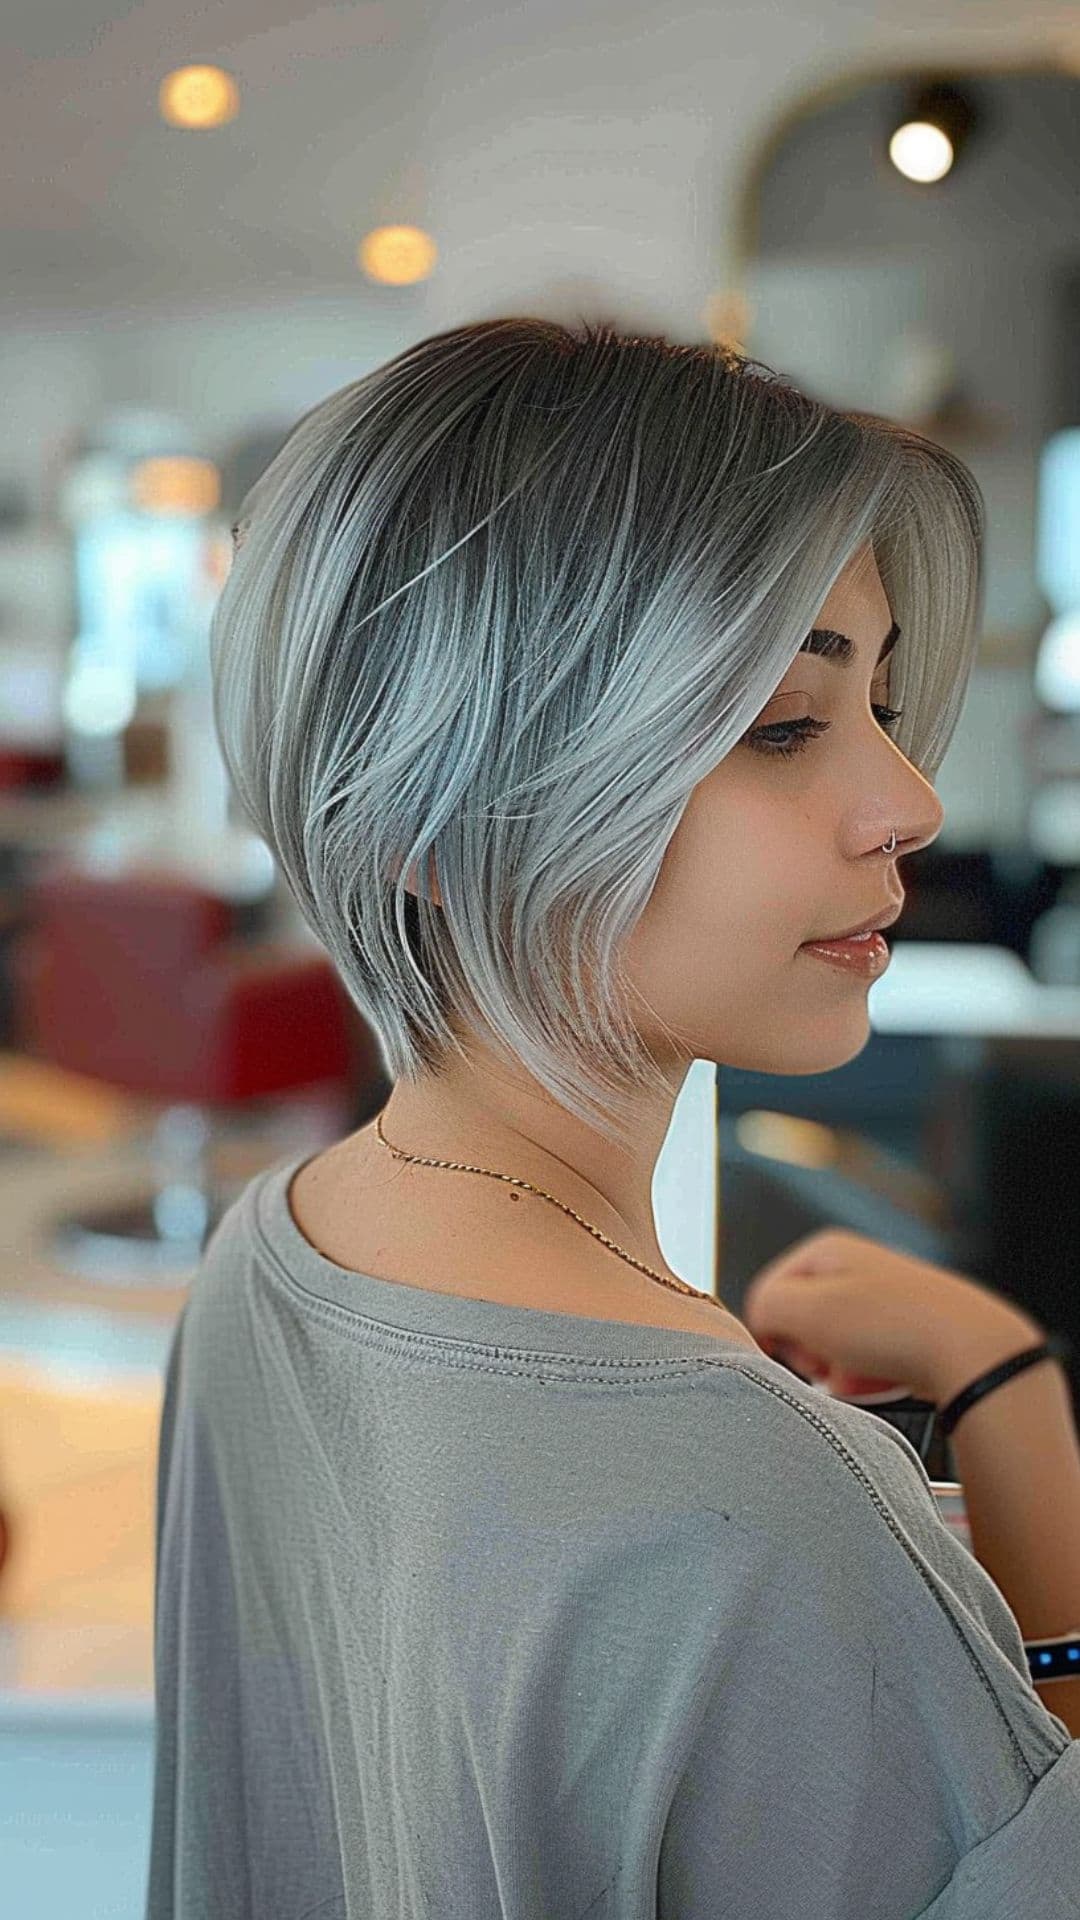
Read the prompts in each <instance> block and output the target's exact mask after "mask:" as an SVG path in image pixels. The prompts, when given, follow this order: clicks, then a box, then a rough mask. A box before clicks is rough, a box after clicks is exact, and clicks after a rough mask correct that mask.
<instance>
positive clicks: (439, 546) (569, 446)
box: [210, 317, 984, 1147]
mask: <svg viewBox="0 0 1080 1920" xmlns="http://www.w3.org/2000/svg"><path fill="white" fill-rule="evenodd" d="M983 517H984V507H983V499H982V495H981V493H980V491H979V488H978V485H977V483H976V481H975V480H974V478H973V477H972V475H971V474H970V472H969V471H968V469H967V468H966V467H965V466H964V465H963V464H962V463H961V461H960V460H958V459H957V458H955V457H954V456H953V455H952V454H950V453H949V452H947V451H946V450H945V449H944V448H942V447H940V446H937V445H936V444H934V442H932V441H930V440H927V439H924V438H923V437H922V436H921V435H919V434H917V433H915V432H912V431H909V430H908V429H906V428H903V427H901V426H899V425H897V424H896V423H895V422H892V421H889V420H887V419H885V418H883V417H880V416H878V415H875V414H856V413H850V412H841V411H839V410H837V409H835V408H833V407H831V406H829V405H827V404H825V403H824V402H822V401H820V400H817V399H813V398H810V397H808V396H807V395H806V394H805V393H803V392H801V391H800V390H799V389H798V388H796V387H795V386H793V385H792V384H791V383H790V382H789V381H787V380H786V379H784V378H782V377H781V376H780V375H778V374H776V373H775V372H774V371H773V369H771V368H769V367H767V366H764V365H763V364H762V363H761V362H758V361H753V360H749V359H747V358H744V357H742V356H741V355H739V354H737V353H735V352H734V351H732V350H731V349H729V348H727V347H717V346H714V345H696V346H683V345H675V344H673V343H671V342H670V341H668V340H667V339H666V338H665V337H664V336H662V335H660V336H647V337H640V336H636V335H635V336H630V335H627V334H622V333H620V332H619V331H618V329H617V328H616V327H615V326H613V325H611V324H609V323H608V322H606V321H605V322H595V321H584V322H582V323H581V324H580V325H579V327H578V329H577V330H576V331H574V330H571V329H570V328H568V327H565V326H561V325H558V324H556V323H553V322H551V321H548V320H541V319H534V318H529V317H523V318H517V317H511V318H505V319H495V320H486V321H482V322H479V323H477V324H474V325H469V326H462V327H456V328H453V329H451V330H450V331H448V332H446V333H440V334H435V335H433V336H432V337H431V338H429V339H426V340H421V341H420V342H419V344H418V345H416V346H413V347H410V348H408V349H407V351H405V352H403V353H401V354H398V355H397V356H396V357H395V358H394V359H392V360H390V361H388V362H387V363H386V364H385V365H383V366H380V367H376V368H375V370H374V371H373V372H371V373H368V374H365V375H364V377H363V378H362V379H359V380H355V381H353V382H351V383H350V384H349V385H348V386H345V387H342V388H341V389H340V390H339V391H338V392H337V393H332V394H331V395H330V396H329V398H328V399H326V400H323V401H321V402H320V403H319V405H318V406H316V407H313V408H312V409H311V410H310V411H309V412H308V413H306V414H305V415H304V416H303V418H302V419H301V420H300V421H299V423H298V424H297V426H296V427H295V428H294V429H293V431H292V432H291V434H290V436H289V438H288V439H287V441H286V442H285V444H284V446H283V447H282V448H281V450H280V452H279V453H278V454H277V455H276V457H275V458H274V459H273V460H272V461H271V463H270V465H269V466H268V467H267V468H266V470H265V472H264V473H263V474H262V475H261V476H260V478H259V479H258V480H257V482H256V483H255V485H254V487H252V488H251V490H250V492H249V493H248V495H247V497H246V499H245V501H244V502H243V505H242V507H241V518H240V525H239V528H238V530H237V531H238V536H239V537H238V546H237V553H236V558H235V560H234V563H233V566H232V569H231V572H230V574H229V578H228V580H227V581H226V583H225V586H224V588H223V590H222V593H221V595H220V598H219V600H218V603H217V606H216V609H215V612H214V618H213V622H212V627H211V638H210V647H211V663H212V671H213V681H214V720H215V727H216V731H217V736H218V741H219V744H220V747H221V751H222V754H223V756H224V759H225V764H226V767H227V769H228V773H229V776H230V779H231V781H232V784H233V787H234V790H235V797H236V802H237V804H238V805H239V807H240V808H241V810H242V811H243V813H244V814H245V815H246V816H247V818H248V819H249V820H250V821H251V823H252V824H253V826H254V828H255V830H256V832H257V833H258V834H260V836H261V837H262V838H263V839H264V840H265V842H266V844H267V845H268V847H269V848H270V850H271V852H272V853H273V855H274V857H275V858H276V860H277V861H278V863H279V865H280V867H281V869H282V872H283V873H284V875H285V878H286V881H287V883H288V885H289V887H290V890H291V892H292V894H293V896H294V898H295V900H296V902H297V905H298V907H299V909H300V911H301V912H302V914H303V916H304V919H305V921H306V922H307V924H308V925H309V926H310V927H311V929H312V931H313V932H314V933H315V935H316V936H317V938H318V940H319V941H320V943H321V944H323V945H324V947H325V948H326V950H327V952H328V953H329V956H330V958H331V960H332V961H333V963H334V965H335V966H336V968H337V970H338V972H339V974H340V977H341V979H342V982H343V984H344V987H345V989H346V991H347V992H348V994H349V997H350V998H351V1000H352V1001H353V1003H354V1004H355V1006H356V1007H357V1008H358V1009H359V1011H360V1013H361V1014H362V1015H363V1016H364V1018H365V1020H366V1021H367V1022H368V1023H369V1024H370V1026H371V1027H372V1029H373V1030H374V1033H375V1036H376V1038H377V1040H378V1041H379V1042H380V1043H381V1046H382V1050H383V1054H384V1059H385V1063H386V1069H387V1073H388V1075H389V1077H390V1078H391V1079H392V1080H396V1079H398V1078H399V1077H402V1076H403V1077H405V1078H407V1079H414V1078H417V1077H418V1076H420V1075H421V1074H422V1073H430V1074H434V1075H435V1076H438V1074H439V1073H440V1071H441V1070H442V1069H443V1068H444V1066H445V1065H446V1063H447V1062H448V1060H449V1058H450V1056H451V1053H452V1051H453V1050H455V1049H456V1051H457V1053H458V1055H459V1056H460V1057H461V1058H462V1059H465V1058H467V1055H466V1053H465V1051H464V1049H463V1047H462V1044H461V1042H462V1040H464V1039H466V1038H467V1036H468V1033H469V1032H470V1030H474V1031H475V1030H478V1029H480V1028H482V1027H486V1028H487V1029H488V1031H487V1034H486V1036H485V1037H486V1038H487V1040H488V1043H489V1044H491V1045H494V1047H495V1049H496V1051H497V1052H500V1053H503V1055H504V1057H505V1056H506V1054H508V1055H509V1057H510V1058H512V1059H516V1060H517V1061H519V1062H520V1063H522V1064H523V1065H524V1066H525V1068H526V1069H527V1070H528V1072H529V1073H531V1074H532V1075H534V1076H535V1078H536V1079H537V1080H538V1081H539V1082H540V1083H541V1084H542V1085H543V1086H545V1087H546V1088H547V1089H548V1091H549V1092H550V1093H551V1094H552V1095H553V1096H554V1098H555V1099H556V1100H557V1101H559V1102H560V1103H561V1104H562V1105H563V1106H564V1107H566V1108H567V1109H568V1110H569V1111H570V1112H572V1113H574V1114H576V1115H577V1116H578V1117H579V1118H580V1119H582V1120H584V1121H585V1122H586V1123H587V1124H588V1125H590V1126H592V1127H595V1128H598V1129H599V1131H600V1132H602V1133H603V1134H604V1135H606V1137H607V1138H608V1139H609V1140H612V1141H614V1142H616V1144H618V1143H620V1142H621V1143H623V1144H624V1145H626V1146H627V1147H628V1145H629V1141H630V1139H631V1133H630V1122H631V1119H632V1112H633V1100H634V1093H635V1091H636V1090H640V1089H641V1088H643V1087H651V1088H653V1089H656V1090H660V1089H662V1088H666V1087H668V1086H669V1081H668V1078H667V1076H665V1074H664V1073H663V1072H662V1070H661V1068H660V1065H659V1063H658V1061H657V1060H656V1059H655V1058H654V1056H653V1054H652V1053H651V1051H650V1050H649V1048H648V1046H647V1045H646V1044H645V1042H644V1041H643V1039H642V1038H641V1036H640V1035H639V1033H638V1031H637V1029H636V1026H635V1023H634V1020H633V1016H632V1011H631V1007H630V1004H629V1002H630V996H631V994H632V993H633V989H632V987H631V984H630V982H629V980H628V978H627V976H626V974H625V971H624V969H623V967H622V965H621V963H620V959H619V954H620V951H621V949H622V947H623V944H624V942H625V940H626V938H627V936H628V935H629V934H630V933H631V932H632V930H633V928H634V926H635V924H636V923H637V921H638V919H639V916H640V915H641V913H642V911H643V909H644V907H645V905H646V902H647V901H648V898H649V895H650V893H651V892H652V889H653V886H654V885H655V882H656V879H657V875H658V873H659V870H660V865H661V862H662V860H663V857H664V850H665V848H666V847H667V845H668V842H669V841H670V840H671V837H672V835H673V833H674V832H675V829H676V827H677V826H678V823H679V820H680V819H681V817H682V813H683V810H684V808H685V807H686V804H687V801H688V800H689V798H690V795H691V793H692V791H693V789H694V787H695V786H696V785H697V784H698V782H699V781H700V780H702V779H704V778H705V776H706V775H707V774H709V773H710V772H711V771H712V769H713V768H714V767H715V766H716V765H717V764H718V762H719V761H721V760H722V759H723V758H724V757H725V755H726V754H727V753H729V752H730V750H731V748H732V747H733V746H735V745H736V743H737V742H738V741H739V739H740V737H741V736H742V735H743V734H744V733H745V732H746V730H747V728H748V727H750V726H751V725H752V723H753V722H754V720H755V718H756V717H757V715H758V714H759V713H760V712H761V709H762V708H763V707H764V706H765V704H766V702H767V701H768V699H769V697H770V695H771V694H772V693H773V691H774V690H775V688H776V686H777V683H778V682H779V681H780V680H781V679H782V678H783V675H784V674H785V673H786V672H787V669H788V667H789V666H790V665H791V662H792V660H793V659H794V658H795V655H796V654H797V653H798V651H799V649H800V646H801V644H802V642H803V640H804V639H805V638H806V635H807V633H808V631H809V629H810V627H811V626H812V625H813V623H814V619H815V617H816V615H817V614H818V612H819V610H820V608H821V604H822V602H823V601H824V599H825V597H826V595H827V594H828V592H829V589H830V588H831V587H832V585H833V583H834V581H835V580H836V579H837V577H838V575H839V574H840V573H841V572H842V571H843V569H844V567H845V566H846V564H847V562H848V561H849V560H850V559H851V558H852V557H853V556H854V555H855V554H856V553H857V551H858V550H859V549H860V548H861V547H862V546H863V545H864V544H866V543H867V542H870V543H872V548H873V552H874V557H875V559H876V561H877V565H878V569H879V572H880V575H881V579H882V583H883V585H884V588H885V591H886V594H887V596H888V599H889V602H890V605H891V607H892V611H893V614H894V616H895V618H896V619H897V620H898V621H899V623H900V626H901V629H902V634H903V638H902V641H901V643H900V645H899V646H898V648H897V649H896V652H895V654H894V655H893V661H892V675H893V678H892V682H891V686H890V695H889V698H890V701H891V702H892V704H893V705H896V706H900V707H902V709H903V719H902V723H901V724H900V726H899V727H898V729H897V731H896V732H895V734H894V735H893V737H894V738H895V740H896V744H897V745H898V746H899V747H900V748H901V751H902V752H904V753H905V754H906V755H907V756H908V758H909V759H910V760H911V761H912V763H913V764H914V765H915V766H917V767H918V768H919V769H920V771H921V772H923V773H924V774H925V775H926V776H927V777H928V778H932V777H933V775H934V773H935V772H936V770H937V768H938V767H939V766H940V764H941V761H942V759H943V758H944V756H945V752H946V750H947V748H948V745H949V742H950V740H951V738H952V735H953V732H954V730H955V726H956V723H957V720H958V718H959V714H960V709H961V706H962V703H963V699H964V694H965V692H966V688H967V682H968V678H969V675H970V671H971V668H972V666H973V664H974V656H975V652H976V648H977V644H978V627H979V623H980V619H981V612H982V606H981V599H982V580H981V572H980V567H981V551H982V538H983ZM429 860H431V861H433V865H434V872H435V874H436V876H437V879H438V885H439V890H440V893H441V898H442V907H441V908H440V907H439V906H437V905H435V904H433V902H432V900H431V897H430V890H429ZM414 868H415V878H416V883H417V888H418V891H417V894H416V895H415V897H414V895H413V894H412V893H410V892H409V891H407V889H406V876H407V875H410V874H411V872H412V870H413V869H414ZM672 1037H673V1039H674V1038H675V1036H672ZM691 1057H692V1056H691V1054H690V1052H689V1050H687V1053H686V1059H687V1063H688V1064H689V1061H690V1059H691Z"/></svg>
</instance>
